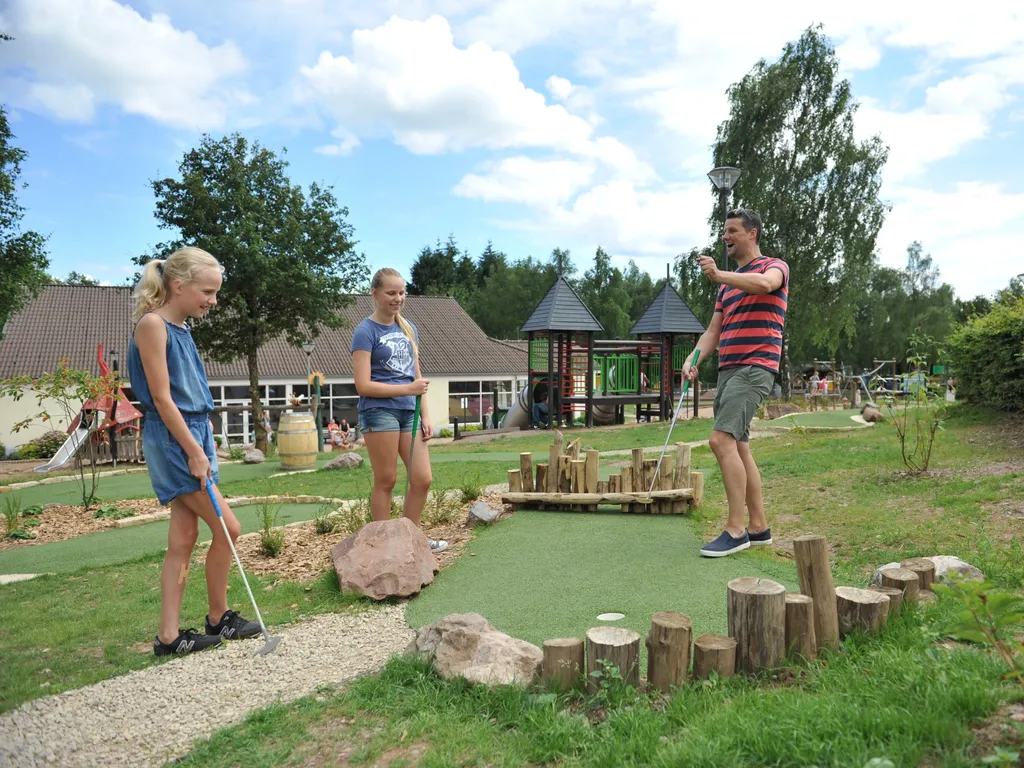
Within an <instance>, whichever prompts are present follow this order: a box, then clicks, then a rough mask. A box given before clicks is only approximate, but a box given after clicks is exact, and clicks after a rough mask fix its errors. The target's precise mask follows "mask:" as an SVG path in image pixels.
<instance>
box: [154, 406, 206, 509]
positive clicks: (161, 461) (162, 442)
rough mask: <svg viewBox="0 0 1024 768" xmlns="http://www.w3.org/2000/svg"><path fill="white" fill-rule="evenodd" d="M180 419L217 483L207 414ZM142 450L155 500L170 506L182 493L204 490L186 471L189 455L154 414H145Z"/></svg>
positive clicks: (203, 485) (203, 486)
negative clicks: (200, 451)
mask: <svg viewBox="0 0 1024 768" xmlns="http://www.w3.org/2000/svg"><path fill="white" fill-rule="evenodd" d="M182 416H183V417H184V418H185V424H187V425H188V430H189V432H191V433H192V437H194V438H195V439H196V442H197V443H199V444H200V445H201V446H203V451H204V452H205V453H206V458H208V459H209V460H210V470H211V472H212V474H213V482H215V483H217V482H220V475H219V473H218V471H217V448H216V445H214V442H213V431H212V430H211V429H210V417H209V415H208V414H205V413H204V414H201V415H191V414H190V415H185V414H182ZM142 450H143V451H144V453H145V455H146V466H147V467H148V469H149V481H150V482H151V483H152V484H153V490H154V491H155V492H156V498H157V500H159V502H160V503H161V504H165V505H166V504H170V503H171V501H172V500H173V499H175V498H177V497H178V496H181V495H182V494H184V493H195V492H196V491H201V490H203V489H204V488H205V484H204V483H200V482H199V479H198V478H196V477H194V476H193V475H192V473H191V472H189V471H188V455H187V454H186V453H185V449H184V448H182V447H181V445H180V444H179V443H178V441H177V440H176V439H175V437H174V435H172V434H171V432H170V430H168V429H167V425H166V424H164V423H163V421H161V420H160V417H159V416H158V415H156V414H150V413H147V414H146V421H145V423H144V425H143V427H142Z"/></svg>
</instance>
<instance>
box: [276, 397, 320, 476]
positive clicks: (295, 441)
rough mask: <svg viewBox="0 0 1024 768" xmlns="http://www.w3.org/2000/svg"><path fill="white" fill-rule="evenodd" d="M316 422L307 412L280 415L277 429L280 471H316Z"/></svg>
mask: <svg viewBox="0 0 1024 768" xmlns="http://www.w3.org/2000/svg"><path fill="white" fill-rule="evenodd" d="M316 445H317V440H316V422H315V421H314V420H313V414H311V413H309V412H307V411H291V412H285V413H282V414H281V423H280V424H279V425H278V427H277V455H278V456H280V457H281V469H283V470H284V471H285V472H292V471H294V470H298V469H316V453H317V451H316Z"/></svg>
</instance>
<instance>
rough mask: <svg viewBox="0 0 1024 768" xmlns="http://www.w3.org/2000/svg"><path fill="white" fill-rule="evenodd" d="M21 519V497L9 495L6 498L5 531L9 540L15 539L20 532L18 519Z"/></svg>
mask: <svg viewBox="0 0 1024 768" xmlns="http://www.w3.org/2000/svg"><path fill="white" fill-rule="evenodd" d="M20 517H21V496H16V495H14V494H12V493H8V494H7V495H6V496H4V530H5V531H6V532H7V537H8V538H11V539H12V538H15V536H14V534H15V533H16V532H17V531H18V529H19V528H20V526H19V525H18V518H20Z"/></svg>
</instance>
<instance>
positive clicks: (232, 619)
mask: <svg viewBox="0 0 1024 768" xmlns="http://www.w3.org/2000/svg"><path fill="white" fill-rule="evenodd" d="M261 632H262V630H261V629H260V625H259V624H257V623H256V622H255V621H249V620H248V619H243V618H242V617H241V616H239V615H238V614H237V613H236V612H235V611H224V615H223V616H221V617H220V621H219V622H218V623H217V624H211V623H210V614H206V634H208V635H220V636H221V637H223V638H224V639H225V640H245V639H246V638H249V637H256V636H257V635H258V634H260V633H261Z"/></svg>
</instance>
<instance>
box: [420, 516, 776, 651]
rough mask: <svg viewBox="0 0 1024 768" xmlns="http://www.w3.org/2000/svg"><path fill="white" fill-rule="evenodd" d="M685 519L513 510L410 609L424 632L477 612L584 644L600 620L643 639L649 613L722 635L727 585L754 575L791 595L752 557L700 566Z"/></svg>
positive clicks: (535, 636) (516, 632)
mask: <svg viewBox="0 0 1024 768" xmlns="http://www.w3.org/2000/svg"><path fill="white" fill-rule="evenodd" d="M702 543H703V542H701V541H700V540H698V539H697V537H696V536H695V535H694V532H693V525H692V524H691V522H690V521H689V520H687V519H685V518H682V517H670V516H655V515H626V514H622V513H619V512H617V511H609V512H607V513H603V512H602V513H598V514H594V513H583V512H581V513H572V512H532V511H518V512H516V513H515V514H514V515H513V516H511V517H510V518H508V519H506V520H504V521H502V522H501V524H500V525H496V526H493V527H490V528H487V529H486V530H482V531H481V532H480V535H479V536H478V537H477V538H476V540H475V541H473V542H471V543H470V544H469V546H468V547H467V549H466V551H465V552H464V553H463V554H462V555H461V556H460V557H459V559H458V561H457V562H455V563H454V564H453V565H452V566H451V567H450V568H448V569H446V570H445V571H444V572H442V573H440V574H439V575H438V577H437V580H436V581H435V583H434V584H432V585H431V586H429V587H427V588H426V589H425V590H424V591H423V592H421V593H420V594H419V595H418V596H417V597H416V598H414V599H413V600H412V601H411V602H410V603H409V606H408V609H407V616H408V620H409V624H410V625H411V626H413V627H421V626H423V625H425V624H429V623H431V622H434V621H436V620H437V619H439V618H441V617H442V616H446V615H448V614H450V613H479V614H481V615H483V616H485V617H486V618H487V619H488V621H490V622H491V624H492V625H494V626H495V627H496V628H497V629H499V630H501V631H502V632H506V633H508V634H510V635H512V636H513V637H518V638H521V639H523V640H527V641H529V642H531V643H534V644H536V645H540V644H542V643H543V642H544V641H545V640H548V639H551V638H555V637H583V635H584V633H585V632H586V631H587V629H589V628H590V627H595V626H600V625H601V624H602V622H600V621H598V620H597V616H598V614H601V613H607V612H618V613H623V614H625V618H624V619H622V620H620V621H617V622H612V623H611V625H612V626H620V627H628V628H630V629H635V630H636V631H638V632H641V633H646V632H647V630H649V629H650V623H651V614H653V613H655V612H657V611H667V610H675V611H682V612H683V613H685V614H686V615H687V616H689V617H690V619H691V620H692V621H693V633H694V636H697V635H701V634H706V633H709V632H718V633H724V632H725V630H726V584H727V582H729V581H730V580H731V579H735V578H738V577H740V576H760V577H765V578H770V579H773V580H775V581H778V582H780V583H782V584H784V585H785V586H786V587H787V588H788V589H791V590H795V589H796V571H795V568H794V567H793V566H792V565H790V564H788V563H780V562H774V561H770V560H769V559H767V557H765V556H762V555H761V554H759V553H755V552H752V551H749V550H748V551H747V552H742V553H739V554H737V555H732V556H730V557H725V558H714V559H709V558H703V557H701V556H700V555H699V553H698V550H699V549H700V547H701V545H702Z"/></svg>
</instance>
